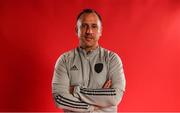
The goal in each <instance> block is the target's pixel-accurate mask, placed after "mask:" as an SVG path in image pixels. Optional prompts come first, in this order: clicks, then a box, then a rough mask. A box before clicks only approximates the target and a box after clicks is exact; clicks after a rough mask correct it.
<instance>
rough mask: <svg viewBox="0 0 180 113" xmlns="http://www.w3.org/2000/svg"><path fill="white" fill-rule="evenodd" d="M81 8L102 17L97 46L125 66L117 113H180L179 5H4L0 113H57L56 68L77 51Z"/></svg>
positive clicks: (118, 1) (126, 0)
mask: <svg viewBox="0 0 180 113" xmlns="http://www.w3.org/2000/svg"><path fill="white" fill-rule="evenodd" d="M84 8H94V9H95V10H97V11H98V12H99V13H100V14H101V15H102V18H103V36H102V37H101V39H100V44H101V45H102V46H103V47H105V48H108V49H110V50H113V51H115V52H116V53H118V54H119V55H120V56H121V59H122V61H123V64H124V70H125V74H126V80H127V87H126V93H125V95H124V98H123V100H122V103H121V104H120V105H119V111H180V96H179V95H180V33H179V29H180V1H179V0H1V1H0V111H60V110H59V109H57V108H55V105H54V103H53V100H52V95H51V80H52V74H53V68H54V64H55V61H56V60H57V58H58V57H59V55H60V54H62V53H63V52H65V51H67V50H70V49H72V48H74V47H76V46H77V44H78V39H77V37H76V34H75V24H76V22H75V20H76V16H77V14H78V13H79V12H80V11H81V10H82V9H84Z"/></svg>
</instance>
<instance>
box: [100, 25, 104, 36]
mask: <svg viewBox="0 0 180 113" xmlns="http://www.w3.org/2000/svg"><path fill="white" fill-rule="evenodd" d="M102 29H103V28H102V26H101V29H100V36H102Z"/></svg>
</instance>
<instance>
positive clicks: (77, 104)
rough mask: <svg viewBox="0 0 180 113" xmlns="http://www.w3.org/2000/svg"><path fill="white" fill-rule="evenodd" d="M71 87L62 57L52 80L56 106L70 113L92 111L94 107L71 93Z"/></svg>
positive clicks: (57, 63) (58, 61)
mask: <svg viewBox="0 0 180 113" xmlns="http://www.w3.org/2000/svg"><path fill="white" fill-rule="evenodd" d="M69 86H70V85H69V78H68V73H67V69H66V65H65V59H64V57H63V56H61V57H60V58H59V59H58V60H57V62H56V65H55V69H54V75H53V79H52V94H53V98H54V101H55V104H56V106H57V107H58V108H61V109H64V110H68V111H92V110H93V109H94V107H93V106H91V105H89V104H87V103H86V102H83V101H80V100H79V99H78V98H75V97H74V96H73V95H72V94H71V93H70V91H69Z"/></svg>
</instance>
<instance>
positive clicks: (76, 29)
mask: <svg viewBox="0 0 180 113" xmlns="http://www.w3.org/2000/svg"><path fill="white" fill-rule="evenodd" d="M75 31H76V34H78V28H77V26H76V27H75Z"/></svg>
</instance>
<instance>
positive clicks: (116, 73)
mask: <svg viewBox="0 0 180 113" xmlns="http://www.w3.org/2000/svg"><path fill="white" fill-rule="evenodd" d="M108 74H109V79H111V80H112V86H111V88H107V89H103V88H102V89H87V88H83V87H80V86H76V87H75V89H74V93H73V94H74V96H75V97H77V98H80V99H81V100H82V101H84V102H87V103H89V104H92V105H97V106H100V107H108V106H117V105H118V104H119V103H120V101H121V99H122V97H123V93H124V91H125V84H126V81H125V76H124V71H123V67H122V62H121V60H120V58H119V56H118V55H117V54H115V53H113V54H111V56H110V62H109V72H108Z"/></svg>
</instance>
